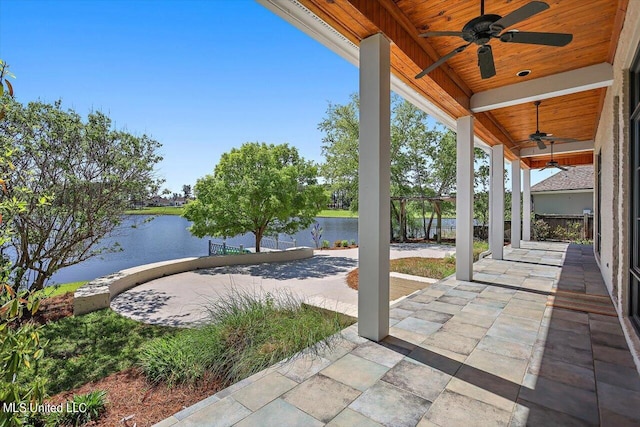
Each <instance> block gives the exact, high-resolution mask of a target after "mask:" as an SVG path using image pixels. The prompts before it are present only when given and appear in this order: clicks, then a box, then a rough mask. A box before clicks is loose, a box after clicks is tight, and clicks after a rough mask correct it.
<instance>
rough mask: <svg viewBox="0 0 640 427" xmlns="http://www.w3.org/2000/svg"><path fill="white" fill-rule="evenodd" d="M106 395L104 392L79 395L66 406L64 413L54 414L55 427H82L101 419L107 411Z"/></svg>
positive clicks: (52, 420)
mask: <svg viewBox="0 0 640 427" xmlns="http://www.w3.org/2000/svg"><path fill="white" fill-rule="evenodd" d="M106 395H107V392H106V391H103V390H96V391H92V392H90V393H87V394H78V395H76V396H73V399H72V400H71V401H69V402H67V403H65V404H64V406H63V408H64V410H63V412H61V413H56V414H52V417H51V418H52V419H51V421H50V422H51V423H53V425H55V426H81V425H84V424H87V423H88V422H90V421H95V420H97V419H99V418H100V417H101V416H102V414H103V413H104V411H105V410H106Z"/></svg>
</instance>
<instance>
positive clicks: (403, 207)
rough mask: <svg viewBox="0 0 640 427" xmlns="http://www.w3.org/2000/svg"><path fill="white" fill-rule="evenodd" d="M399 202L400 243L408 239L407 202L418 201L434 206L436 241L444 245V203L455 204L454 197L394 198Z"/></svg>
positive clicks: (393, 198) (427, 237) (393, 197)
mask: <svg viewBox="0 0 640 427" xmlns="http://www.w3.org/2000/svg"><path fill="white" fill-rule="evenodd" d="M394 200H396V201H399V202H400V230H401V231H400V241H401V242H404V241H405V239H406V233H405V230H406V218H407V202H409V201H418V202H429V203H431V205H432V206H433V210H434V211H435V213H436V229H437V230H438V232H437V234H436V241H437V242H438V243H442V202H454V203H455V201H456V198H455V197H452V196H435V197H427V196H392V197H391V201H394ZM425 239H429V236H425Z"/></svg>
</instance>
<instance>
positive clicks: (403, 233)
mask: <svg viewBox="0 0 640 427" xmlns="http://www.w3.org/2000/svg"><path fill="white" fill-rule="evenodd" d="M400 241H401V242H402V243H404V242H406V241H407V201H406V200H400Z"/></svg>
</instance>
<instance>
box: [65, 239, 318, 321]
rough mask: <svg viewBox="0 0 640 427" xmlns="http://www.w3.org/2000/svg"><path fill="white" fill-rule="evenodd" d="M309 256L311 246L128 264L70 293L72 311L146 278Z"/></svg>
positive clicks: (102, 304)
mask: <svg viewBox="0 0 640 427" xmlns="http://www.w3.org/2000/svg"><path fill="white" fill-rule="evenodd" d="M312 256H313V249H311V248H293V249H289V250H286V251H280V252H275V251H274V252H260V253H251V254H241V255H222V256H206V257H199V258H196V257H192V258H181V259H174V260H170V261H162V262H156V263H153V264H145V265H141V266H138V267H133V268H128V269H126V270H122V271H119V272H117V273H114V274H110V275H108V276H103V277H100V278H98V279H95V280H92V281H91V282H89V283H87V284H86V285H84V286H82V287H80V288H78V290H77V291H76V292H75V293H74V296H73V297H74V301H73V314H74V315H79V314H85V313H90V312H92V311H96V310H101V309H103V308H107V307H109V304H110V303H111V300H112V299H113V298H114V297H115V296H116V295H118V294H120V293H122V292H124V291H126V290H128V289H131V288H133V287H136V286H138V285H141V284H143V283H145V282H148V281H150V280H153V279H158V278H160V277H164V276H169V275H171V274H177V273H184V272H185V271H192V270H199V269H202V268H213V267H222V266H225V265H240V264H262V263H270V262H284V261H294V260H298V259H305V258H311V257H312Z"/></svg>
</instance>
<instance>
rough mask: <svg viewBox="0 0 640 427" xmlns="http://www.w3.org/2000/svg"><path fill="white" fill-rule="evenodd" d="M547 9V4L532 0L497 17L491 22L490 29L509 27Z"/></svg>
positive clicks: (500, 29)
mask: <svg viewBox="0 0 640 427" xmlns="http://www.w3.org/2000/svg"><path fill="white" fill-rule="evenodd" d="M547 9H549V5H548V4H546V3H545V2H543V1H532V2H530V3H527V4H525V5H524V6H522V7H521V8H520V9H516V10H514V11H513V12H511V13H510V14H508V15H506V16H504V17H502V18H500V19H498V20H497V21H496V22H494V23H493V24H491V29H492V30H499V31H502V30H504V29H505V28H509V27H510V26H512V25H514V24H517V23H518V22H521V21H524V20H525V19H527V18H531V17H532V16H533V15H536V14H538V13H540V12H542V11H543V10H547Z"/></svg>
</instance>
